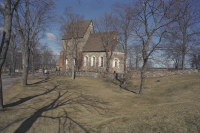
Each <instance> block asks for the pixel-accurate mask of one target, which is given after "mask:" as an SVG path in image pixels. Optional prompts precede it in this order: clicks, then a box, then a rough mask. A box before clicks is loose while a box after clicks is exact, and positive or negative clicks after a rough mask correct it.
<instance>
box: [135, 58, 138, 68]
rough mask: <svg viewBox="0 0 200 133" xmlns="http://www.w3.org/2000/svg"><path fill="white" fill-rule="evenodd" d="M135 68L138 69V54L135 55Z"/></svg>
mask: <svg viewBox="0 0 200 133" xmlns="http://www.w3.org/2000/svg"><path fill="white" fill-rule="evenodd" d="M135 68H136V70H138V56H137V55H136V61H135Z"/></svg>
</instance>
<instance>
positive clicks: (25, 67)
mask: <svg viewBox="0 0 200 133" xmlns="http://www.w3.org/2000/svg"><path fill="white" fill-rule="evenodd" d="M22 58H23V59H22V60H23V62H22V65H23V70H22V85H23V86H26V85H27V78H28V65H29V50H28V48H26V51H24V52H22Z"/></svg>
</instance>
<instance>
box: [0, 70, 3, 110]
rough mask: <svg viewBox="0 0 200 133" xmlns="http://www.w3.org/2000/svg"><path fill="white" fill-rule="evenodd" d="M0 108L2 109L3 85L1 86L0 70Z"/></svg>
mask: <svg viewBox="0 0 200 133" xmlns="http://www.w3.org/2000/svg"><path fill="white" fill-rule="evenodd" d="M2 109H3V87H2V80H1V71H0V110H2Z"/></svg>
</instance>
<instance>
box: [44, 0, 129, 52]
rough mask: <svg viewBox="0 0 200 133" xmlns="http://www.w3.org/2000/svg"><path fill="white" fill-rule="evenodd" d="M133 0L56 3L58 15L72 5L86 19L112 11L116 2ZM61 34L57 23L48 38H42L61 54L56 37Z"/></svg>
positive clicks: (89, 0) (59, 0)
mask: <svg viewBox="0 0 200 133" xmlns="http://www.w3.org/2000/svg"><path fill="white" fill-rule="evenodd" d="M131 1H132V0H80V2H81V4H79V1H78V0H58V2H57V5H56V13H57V16H59V15H63V13H64V10H65V7H66V6H71V7H72V9H73V11H74V12H75V13H76V14H80V15H83V16H84V19H85V20H89V19H94V18H95V17H98V16H100V15H103V14H104V12H110V11H111V9H110V7H111V5H112V4H114V3H115V2H120V3H122V2H123V3H129V2H131ZM57 36H59V24H58V23H57V24H55V26H54V27H52V28H51V29H49V30H47V32H46V38H45V39H42V40H41V42H42V43H43V44H45V43H47V45H49V46H50V47H51V48H52V50H53V52H54V53H57V54H59V53H60V52H61V46H59V45H58V43H57V41H56V37H57Z"/></svg>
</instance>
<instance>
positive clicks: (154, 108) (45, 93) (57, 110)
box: [0, 73, 200, 133]
mask: <svg viewBox="0 0 200 133" xmlns="http://www.w3.org/2000/svg"><path fill="white" fill-rule="evenodd" d="M28 84H29V85H28V86H27V87H21V83H20V80H19V81H17V83H16V84H15V85H14V86H13V87H11V88H10V89H9V90H6V91H5V92H4V95H3V96H4V105H5V110H4V111H1V112H0V118H1V119H0V132H2V133H11V132H16V133H17V132H28V133H32V132H37V133H45V132H46V133H56V132H61V133H62V132H80V133H81V132H99V133H126V132H127V133H129V132H130V133H132V132H148V133H151V132H152V133H154V132H197V133H198V132H200V104H199V101H200V96H199V95H200V73H196V74H184V75H174V76H168V77H161V78H148V79H146V82H145V89H144V94H142V95H140V94H138V91H139V85H140V79H134V80H130V81H128V83H127V84H126V85H121V84H120V81H118V80H115V79H101V78H99V79H98V78H97V79H96V78H89V77H77V78H76V79H75V80H74V81H72V80H71V77H66V76H50V77H48V78H46V79H39V78H37V77H36V78H35V79H34V80H32V79H30V80H28Z"/></svg>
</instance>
